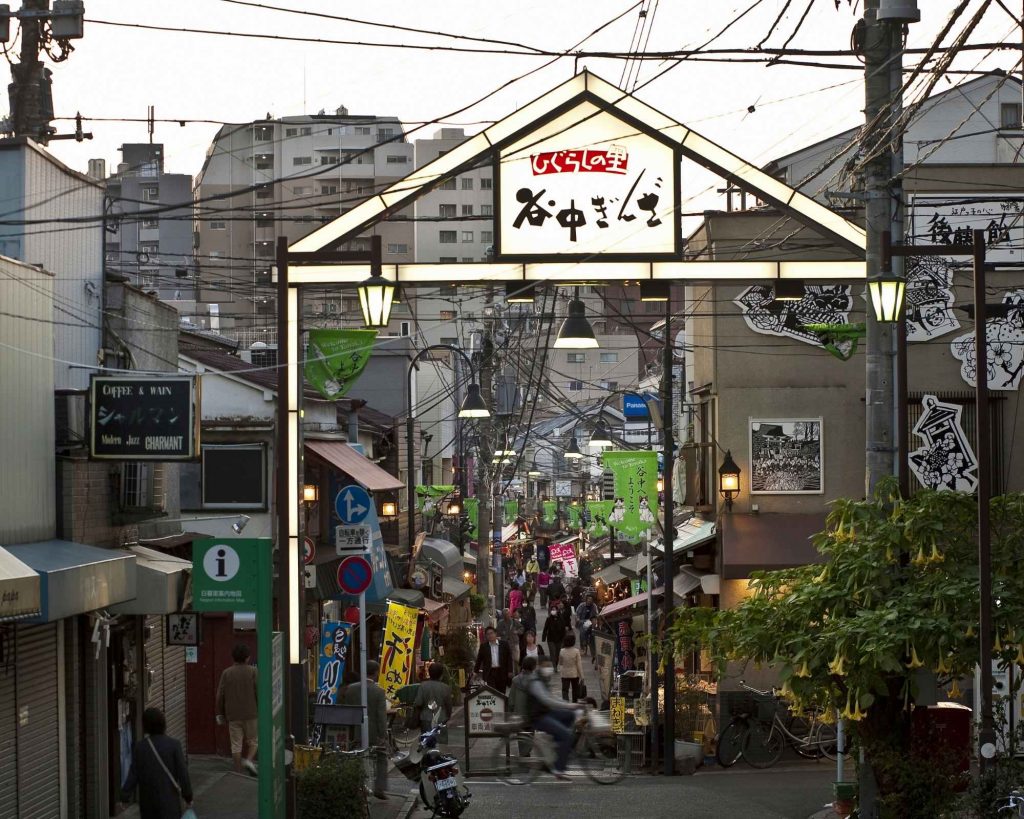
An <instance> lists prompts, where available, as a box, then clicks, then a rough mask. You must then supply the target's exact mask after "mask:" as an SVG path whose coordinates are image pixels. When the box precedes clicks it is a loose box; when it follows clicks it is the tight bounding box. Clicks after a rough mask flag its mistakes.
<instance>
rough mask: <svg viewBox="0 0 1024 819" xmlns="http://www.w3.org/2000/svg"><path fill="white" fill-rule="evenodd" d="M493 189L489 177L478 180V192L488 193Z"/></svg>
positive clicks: (492, 183) (492, 181) (492, 182)
mask: <svg viewBox="0 0 1024 819" xmlns="http://www.w3.org/2000/svg"><path fill="white" fill-rule="evenodd" d="M493 188H494V180H493V179H491V177H489V176H485V177H483V178H481V179H480V190H482V191H489V190H492V189H493Z"/></svg>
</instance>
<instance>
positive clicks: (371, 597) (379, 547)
mask: <svg viewBox="0 0 1024 819" xmlns="http://www.w3.org/2000/svg"><path fill="white" fill-rule="evenodd" d="M329 487H330V493H331V497H333V498H334V509H332V510H331V511H332V513H333V514H332V515H331V521H330V531H332V532H333V531H334V527H336V526H337V525H338V524H342V523H344V524H348V525H354V524H359V523H362V524H365V525H367V526H369V527H370V535H371V542H370V551H369V552H368V553H367V554H366V555H365V557H366V559H367V560H369V561H370V566H371V567H372V568H373V582H372V583H371V584H370V587H369V588H368V589H367V590H366V602H368V603H379V602H382V601H384V600H386V599H387V597H388V595H389V594H391V593H392V592H394V590H395V587H394V584H393V583H392V582H391V567H390V565H389V564H388V555H387V552H386V551H385V550H384V536H383V535H382V534H381V531H380V520H379V519H378V518H377V506H376V504H375V503H374V502H373V499H372V498H371V497H370V495H369V493H368V492H367V491H366V490H365V489H363V488H362V487H361V486H356V485H354V484H344V485H342V483H341V477H340V476H337V475H335V474H333V473H332V474H331V476H330V478H329ZM349 493H351V494H349ZM358 507H363V508H362V509H359V508H358ZM350 509H351V511H350ZM339 596H340V597H347V595H345V594H344V593H342V594H340V595H339Z"/></svg>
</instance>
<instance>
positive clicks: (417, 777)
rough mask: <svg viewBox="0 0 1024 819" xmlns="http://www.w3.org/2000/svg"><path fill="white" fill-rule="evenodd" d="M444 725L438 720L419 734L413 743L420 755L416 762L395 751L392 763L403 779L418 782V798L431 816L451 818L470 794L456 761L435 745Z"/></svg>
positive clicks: (459, 814)
mask: <svg viewBox="0 0 1024 819" xmlns="http://www.w3.org/2000/svg"><path fill="white" fill-rule="evenodd" d="M444 727H445V726H444V723H441V724H439V725H435V726H434V727H433V728H431V729H430V730H429V731H426V732H424V733H422V734H420V739H419V743H418V744H417V746H416V752H417V753H419V754H420V758H419V761H418V762H415V761H413V760H412V758H411V755H410V754H399V755H398V756H396V757H394V759H393V762H394V763H395V767H396V768H398V770H400V771H401V772H402V773H403V774H404V775H405V777H406V778H407V779H409V780H411V781H412V782H417V781H418V782H419V786H420V799H421V800H423V804H424V806H425V807H427V808H428V809H429V810H430V811H431V816H443V817H446V819H455V817H458V816H461V815H462V813H463V811H465V810H466V808H467V807H469V800H470V798H471V797H472V794H471V793H470V792H469V788H467V787H466V786H465V785H464V784H463V783H462V776H461V774H460V773H459V761H458V760H457V759H456V758H455V757H453V756H449V755H448V754H443V753H441V751H439V750H438V748H437V741H438V737H439V736H440V735H441V731H442V729H443V728H444Z"/></svg>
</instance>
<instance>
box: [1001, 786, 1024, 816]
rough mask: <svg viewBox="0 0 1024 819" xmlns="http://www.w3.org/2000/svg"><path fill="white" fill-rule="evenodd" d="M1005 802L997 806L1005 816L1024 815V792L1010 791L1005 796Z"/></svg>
mask: <svg viewBox="0 0 1024 819" xmlns="http://www.w3.org/2000/svg"><path fill="white" fill-rule="evenodd" d="M1005 799H1006V804H1005V805H1000V806H998V811H999V813H1000V814H1004V813H1005V814H1006V815H1007V816H1017V817H1022V816H1024V792H1021V791H1011V792H1010V794H1009V796H1006V797H1005Z"/></svg>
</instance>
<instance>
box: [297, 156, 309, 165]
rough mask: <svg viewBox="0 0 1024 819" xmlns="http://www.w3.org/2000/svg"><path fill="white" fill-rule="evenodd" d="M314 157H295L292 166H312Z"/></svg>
mask: <svg viewBox="0 0 1024 819" xmlns="http://www.w3.org/2000/svg"><path fill="white" fill-rule="evenodd" d="M312 164H313V157H311V156H293V157H292V165H312Z"/></svg>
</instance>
